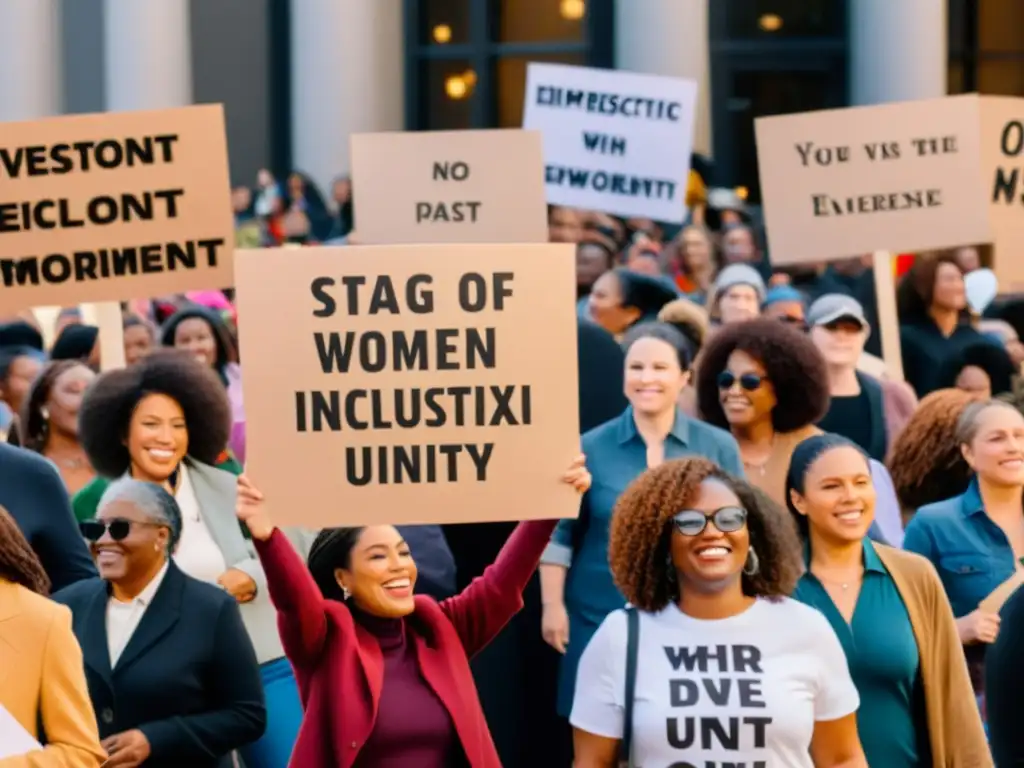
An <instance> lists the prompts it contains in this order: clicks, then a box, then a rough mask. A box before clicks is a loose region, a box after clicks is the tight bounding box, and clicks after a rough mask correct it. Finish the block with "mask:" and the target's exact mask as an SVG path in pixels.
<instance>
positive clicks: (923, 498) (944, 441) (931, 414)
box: [887, 389, 978, 512]
mask: <svg viewBox="0 0 1024 768" xmlns="http://www.w3.org/2000/svg"><path fill="white" fill-rule="evenodd" d="M977 399H978V398H977V397H976V396H974V395H971V394H970V393H968V392H964V391H962V390H959V389H938V390H936V391H935V392H932V393H931V394H929V395H928V396H926V397H925V398H924V399H923V400H921V403H920V405H918V407H917V410H916V411H914V413H913V415H912V416H911V417H910V421H908V422H907V425H906V426H905V427H904V428H903V431H902V432H900V434H899V436H898V437H897V438H896V440H895V442H894V443H893V445H892V449H891V450H890V452H889V460H888V462H887V463H888V467H889V474H890V475H891V476H892V482H893V486H894V487H895V489H896V497H897V498H898V499H899V502H900V506H901V507H903V509H904V511H908V512H909V511H913V510H915V509H918V508H920V507H923V506H924V505H925V504H932V503H934V502H936V501H941V500H942V499H948V498H951V497H953V496H959V495H960V494H961V493H963V492H964V491H965V490H967V485H968V483H969V482H970V476H971V471H970V467H968V466H967V462H966V461H964V457H963V456H962V455H961V453H960V444H959V443H958V442H957V440H956V428H957V422H958V421H959V419H960V414H961V413H963V410H964V408H965V407H967V405H968V404H969V403H971V402H972V401H974V400H977Z"/></svg>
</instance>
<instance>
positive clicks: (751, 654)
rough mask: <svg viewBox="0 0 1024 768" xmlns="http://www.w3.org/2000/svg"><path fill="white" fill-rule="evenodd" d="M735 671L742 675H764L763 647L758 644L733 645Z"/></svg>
mask: <svg viewBox="0 0 1024 768" xmlns="http://www.w3.org/2000/svg"><path fill="white" fill-rule="evenodd" d="M732 666H733V671H734V672H738V673H740V674H741V675H746V674H754V675H763V674H764V671H763V670H762V669H761V649H760V648H758V647H757V646H756V645H734V646H733V647H732Z"/></svg>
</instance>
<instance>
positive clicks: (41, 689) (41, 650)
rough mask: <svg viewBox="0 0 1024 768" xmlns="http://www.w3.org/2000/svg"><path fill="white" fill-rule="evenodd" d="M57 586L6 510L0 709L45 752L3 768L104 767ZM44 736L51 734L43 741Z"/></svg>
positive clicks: (2, 754) (2, 762)
mask: <svg viewBox="0 0 1024 768" xmlns="http://www.w3.org/2000/svg"><path fill="white" fill-rule="evenodd" d="M49 592H50V580H49V578H47V576H46V572H45V571H44V570H43V566H42V563H40V562H39V560H38V558H37V557H36V555H35V553H34V552H33V551H32V548H31V547H30V546H29V544H28V542H27V541H26V540H25V537H24V536H23V535H22V534H21V531H20V530H19V529H18V525H17V524H16V523H15V522H14V520H13V518H11V516H10V515H9V514H7V510H5V509H4V508H3V507H0V708H2V709H5V710H6V711H7V712H8V713H9V714H10V715H11V716H12V717H13V718H14V722H16V723H17V724H18V725H19V726H20V727H21V729H22V730H23V731H24V732H25V733H26V734H27V737H30V738H31V739H33V740H39V739H45V742H46V745H45V746H44V747H43V748H42V750H37V751H32V752H27V753H24V754H19V755H14V754H10V753H9V752H7V751H6V750H5V749H4V748H5V747H8V748H10V747H11V746H12V745H11V744H10V743H8V744H0V766H3V768H100V766H101V765H102V764H104V760H106V757H107V755H106V753H105V752H104V751H103V749H102V748H101V747H100V740H99V734H98V730H97V726H96V716H95V715H94V714H93V711H92V706H91V705H90V703H89V689H88V687H87V685H86V682H85V672H84V669H83V666H82V651H81V649H80V648H79V647H78V643H77V642H76V641H75V635H74V633H73V632H72V630H71V613H70V611H68V609H67V608H64V607H63V606H60V605H57V604H56V603H54V602H51V601H50V600H48V599H47V596H48V595H49ZM44 734H45V735H44Z"/></svg>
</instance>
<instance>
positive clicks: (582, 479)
mask: <svg viewBox="0 0 1024 768" xmlns="http://www.w3.org/2000/svg"><path fill="white" fill-rule="evenodd" d="M590 481H591V477H590V472H589V471H588V470H587V457H586V456H584V455H583V454H582V453H581V454H580V455H579V456H577V457H576V458H575V459H573V462H572V464H570V465H569V469H567V470H566V472H565V474H564V475H562V482H563V483H568V484H569V485H571V486H572V487H573V488H575V489H576V491H577V492H578V493H586V492H587V490H588V489H589V488H590Z"/></svg>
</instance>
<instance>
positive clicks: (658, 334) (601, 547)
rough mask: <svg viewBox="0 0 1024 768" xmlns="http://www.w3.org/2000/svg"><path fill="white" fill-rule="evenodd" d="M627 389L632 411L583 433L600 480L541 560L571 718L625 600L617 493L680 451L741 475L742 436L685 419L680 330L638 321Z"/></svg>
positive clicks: (546, 630) (564, 710)
mask: <svg viewBox="0 0 1024 768" xmlns="http://www.w3.org/2000/svg"><path fill="white" fill-rule="evenodd" d="M623 348H624V349H625V351H626V359H625V381H624V389H625V393H626V397H627V399H628V400H629V403H630V407H629V408H627V409H626V410H625V411H624V412H623V413H622V414H621V415H619V416H618V417H616V418H614V419H612V420H611V421H608V422H606V423H604V424H602V425H601V426H599V427H597V428H595V429H592V430H590V431H589V432H587V433H586V434H585V435H583V451H584V453H585V454H586V455H587V461H588V468H589V469H590V471H591V473H592V474H593V476H594V479H595V484H594V487H593V489H592V490H591V491H589V492H588V493H587V494H586V495H585V496H584V497H583V503H582V505H581V508H580V514H579V517H578V518H577V519H575V520H562V521H561V522H560V523H559V524H558V526H557V527H556V529H555V532H554V535H553V536H552V538H551V545H550V546H549V547H548V548H547V550H545V552H544V556H543V558H542V559H541V567H540V577H541V598H542V602H543V605H544V612H543V616H542V623H541V632H542V633H543V636H544V639H545V640H546V641H547V643H548V644H549V645H551V646H552V647H553V648H555V650H557V651H558V652H559V653H562V654H564V656H563V658H562V665H561V669H560V673H559V691H558V711H559V714H560V715H562V716H563V717H568V716H569V712H570V710H571V708H572V692H573V686H574V685H575V682H576V675H577V673H576V666H577V664H578V663H579V658H580V654H581V653H582V652H583V649H584V648H586V646H587V643H588V642H589V640H590V637H591V635H593V633H594V632H595V631H596V630H597V628H598V626H600V624H601V622H602V621H604V619H605V617H606V616H607V615H608V614H609V613H611V612H612V611H614V610H617V609H619V608H621V607H622V606H623V605H624V604H625V598H624V597H623V595H622V593H621V592H620V591H619V589H618V588H617V587H616V585H615V583H614V581H613V579H612V573H611V571H610V570H609V568H608V531H609V526H610V524H611V518H612V509H613V508H614V506H615V502H616V500H617V499H618V498H619V495H620V494H621V493H622V492H623V491H624V490H625V489H626V488H627V487H628V486H629V484H630V483H631V482H633V480H635V479H636V478H637V477H638V476H639V475H641V474H642V473H643V472H644V471H645V470H646V469H647V468H648V467H655V466H658V465H660V464H661V463H662V462H664V461H667V460H670V459H674V458H679V457H682V456H694V455H696V456H705V457H707V458H709V459H710V460H712V461H715V462H717V463H718V464H720V465H721V466H722V467H724V468H725V469H726V470H727V471H729V472H733V473H735V474H737V475H741V474H742V473H743V469H742V466H741V463H740V458H739V453H738V451H737V448H736V442H735V441H734V440H733V439H732V438H731V437H730V436H729V434H728V433H727V432H725V431H724V430H722V429H717V428H715V427H712V426H710V425H708V424H705V423H703V422H701V421H697V420H696V419H692V418H690V417H688V416H686V415H685V414H684V413H683V412H682V410H681V409H680V408H679V406H678V402H679V394H680V392H681V391H682V388H683V387H684V386H685V385H686V382H687V381H688V380H689V369H690V362H691V351H690V347H689V344H688V343H687V342H686V339H685V338H683V336H682V334H681V333H679V331H677V330H676V329H675V328H673V327H672V326H669V325H665V324H663V323H648V324H643V325H638V326H636V327H635V328H633V329H631V330H630V331H629V333H627V335H626V338H625V339H624V341H623Z"/></svg>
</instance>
